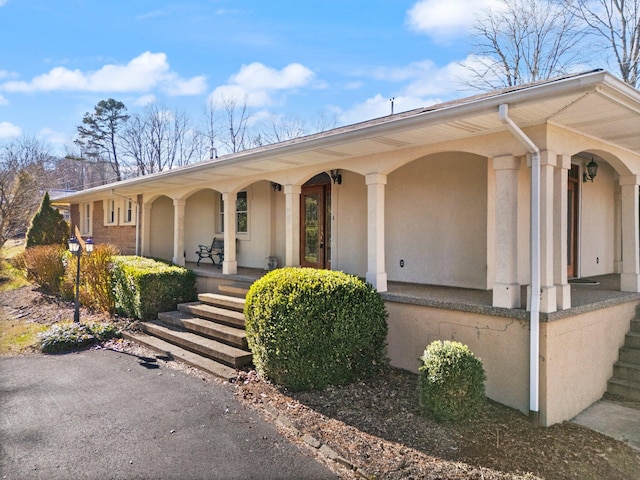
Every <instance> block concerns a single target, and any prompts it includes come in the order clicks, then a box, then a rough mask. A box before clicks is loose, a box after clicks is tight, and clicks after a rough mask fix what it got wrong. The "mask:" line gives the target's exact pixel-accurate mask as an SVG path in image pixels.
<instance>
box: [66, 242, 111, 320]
mask: <svg viewBox="0 0 640 480" xmlns="http://www.w3.org/2000/svg"><path fill="white" fill-rule="evenodd" d="M116 255H118V249H117V248H116V247H115V246H113V245H109V244H99V245H96V246H95V248H94V250H93V252H92V253H91V254H87V253H83V254H82V258H81V259H80V292H79V296H80V303H81V304H82V305H84V306H85V307H87V308H90V309H92V310H100V311H103V312H108V313H113V312H114V310H115V301H114V297H113V285H112V279H111V270H112V267H113V257H114V256H116ZM77 262H78V257H77V256H76V255H71V254H67V256H66V263H67V268H66V271H65V276H64V281H63V283H62V286H61V292H62V296H63V297H64V298H66V299H72V298H74V296H75V288H76V274H77V268H78V263H77Z"/></svg>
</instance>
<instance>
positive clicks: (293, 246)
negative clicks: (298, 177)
mask: <svg viewBox="0 0 640 480" xmlns="http://www.w3.org/2000/svg"><path fill="white" fill-rule="evenodd" d="M301 192H302V187H300V185H285V186H284V194H285V209H286V211H285V224H286V228H285V265H286V266H287V267H299V266H300V193H301Z"/></svg>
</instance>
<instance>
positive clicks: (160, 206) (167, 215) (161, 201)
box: [147, 196, 173, 261]
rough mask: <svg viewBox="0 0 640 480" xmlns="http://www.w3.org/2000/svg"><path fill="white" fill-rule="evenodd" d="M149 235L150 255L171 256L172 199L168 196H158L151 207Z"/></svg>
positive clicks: (168, 257)
mask: <svg viewBox="0 0 640 480" xmlns="http://www.w3.org/2000/svg"><path fill="white" fill-rule="evenodd" d="M149 225H150V232H149V233H150V237H149V254H148V255H147V256H150V257H158V258H163V259H165V260H169V261H171V259H172V258H173V201H172V200H171V199H170V198H169V197H164V196H163V197H159V198H158V199H156V200H155V201H154V202H153V206H152V207H151V222H150V224H149Z"/></svg>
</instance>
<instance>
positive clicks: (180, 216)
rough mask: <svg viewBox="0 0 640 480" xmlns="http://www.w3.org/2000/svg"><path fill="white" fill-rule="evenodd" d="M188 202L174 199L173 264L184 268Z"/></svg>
mask: <svg viewBox="0 0 640 480" xmlns="http://www.w3.org/2000/svg"><path fill="white" fill-rule="evenodd" d="M185 205H186V202H185V201H184V200H179V199H175V198H174V199H173V259H172V261H173V263H175V264H176V265H182V266H184V212H185Z"/></svg>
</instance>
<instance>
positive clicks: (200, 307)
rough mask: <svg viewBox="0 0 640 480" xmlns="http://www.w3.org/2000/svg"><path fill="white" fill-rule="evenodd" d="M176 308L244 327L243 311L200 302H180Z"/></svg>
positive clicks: (197, 315)
mask: <svg viewBox="0 0 640 480" xmlns="http://www.w3.org/2000/svg"><path fill="white" fill-rule="evenodd" d="M178 310H179V311H181V312H184V313H190V314H191V315H194V316H196V317H201V318H206V319H208V320H214V321H216V322H220V323H223V324H225V325H230V326H232V327H238V328H244V313H241V312H236V311H233V310H227V309H226V308H220V307H214V306H213V305H207V304H204V303H201V302H191V303H181V304H179V305H178Z"/></svg>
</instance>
